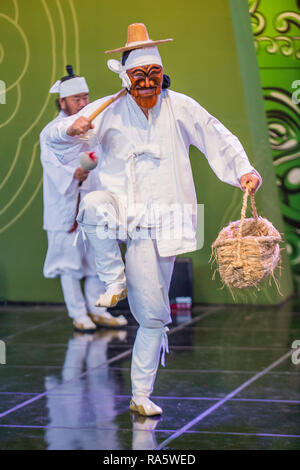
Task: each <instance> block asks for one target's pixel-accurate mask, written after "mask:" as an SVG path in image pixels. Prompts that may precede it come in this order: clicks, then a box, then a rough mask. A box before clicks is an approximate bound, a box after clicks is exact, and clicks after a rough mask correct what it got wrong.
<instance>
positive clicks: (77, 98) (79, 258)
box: [40, 65, 127, 331]
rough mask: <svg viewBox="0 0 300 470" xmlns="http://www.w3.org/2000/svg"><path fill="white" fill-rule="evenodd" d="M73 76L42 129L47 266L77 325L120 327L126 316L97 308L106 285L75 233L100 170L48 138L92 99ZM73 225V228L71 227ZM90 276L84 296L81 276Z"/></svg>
mask: <svg viewBox="0 0 300 470" xmlns="http://www.w3.org/2000/svg"><path fill="white" fill-rule="evenodd" d="M67 71H68V75H67V76H66V77H63V78H62V79H61V80H58V81H57V82H56V83H55V85H53V87H52V88H51V90H50V93H59V100H58V103H59V107H60V112H59V115H58V116H57V117H56V118H55V119H54V121H51V122H50V123H49V124H48V125H47V126H46V127H45V128H44V129H43V130H42V132H41V135H40V144H41V162H42V165H43V170H44V173H43V178H44V181H43V182H44V185H43V190H44V225H43V228H44V229H45V230H47V237H48V251H47V256H46V260H45V265H44V275H45V277H47V278H54V277H57V276H60V281H61V286H62V290H63V294H64V299H65V303H66V307H67V311H68V314H69V316H70V318H72V319H73V324H74V328H75V329H76V330H79V331H94V330H95V329H96V328H97V326H113V327H120V326H124V325H126V324H127V320H126V319H125V318H124V317H123V315H122V316H119V317H117V318H115V317H113V316H112V315H111V314H110V313H109V312H108V311H107V309H106V308H105V307H102V308H96V307H95V300H96V298H97V296H98V295H99V291H100V292H101V291H104V290H105V286H104V284H103V283H102V282H100V280H99V279H98V276H97V272H96V266H95V260H94V257H93V253H92V252H91V250H85V249H84V245H83V243H82V240H78V243H77V245H76V246H73V242H74V238H75V237H76V233H77V230H76V224H75V225H74V221H75V217H76V215H77V214H76V206H77V201H78V198H79V197H80V193H83V194H87V193H88V192H90V191H94V190H96V189H98V188H99V179H98V177H97V174H96V173H94V172H89V171H86V170H84V169H83V168H81V167H80V164H79V157H78V153H76V152H73V153H72V154H70V155H69V157H68V158H65V157H64V155H63V154H61V155H60V159H58V158H56V156H55V155H54V154H53V152H52V151H51V149H50V148H49V146H48V145H47V143H46V139H47V133H48V129H49V127H50V126H51V125H52V124H53V123H56V122H60V121H62V120H63V119H64V118H65V117H67V116H71V115H73V114H76V113H77V112H78V111H80V110H81V109H83V108H84V106H86V105H87V104H88V103H89V89H88V86H87V83H86V81H85V79H84V77H77V76H76V75H74V73H73V69H72V67H71V66H70V65H68V66H67ZM72 226H73V229H72ZM83 277H85V283H84V295H83V293H82V291H81V285H80V279H81V278H83Z"/></svg>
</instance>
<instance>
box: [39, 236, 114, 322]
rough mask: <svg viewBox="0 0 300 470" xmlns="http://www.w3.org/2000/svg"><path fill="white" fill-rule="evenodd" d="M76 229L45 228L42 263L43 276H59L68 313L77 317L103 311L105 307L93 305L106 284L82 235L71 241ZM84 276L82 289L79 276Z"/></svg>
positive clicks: (99, 313) (74, 317) (71, 316)
mask: <svg viewBox="0 0 300 470" xmlns="http://www.w3.org/2000/svg"><path fill="white" fill-rule="evenodd" d="M76 235H77V232H73V233H67V232H63V231H51V230H48V231H47V237H48V250H47V256H46V260H45V264H44V276H45V277H47V278H54V277H58V276H59V277H60V281H61V287H62V291H63V295H64V300H65V304H66V308H67V311H68V315H69V317H70V318H73V319H76V318H79V317H81V316H83V315H87V314H88V313H93V314H98V315H101V313H104V312H106V309H105V308H99V307H95V302H96V300H97V298H98V297H99V295H100V294H102V293H103V292H105V285H104V284H103V282H101V281H100V280H99V278H98V276H97V271H96V266H95V260H94V256H93V253H92V252H91V250H88V249H87V246H85V245H84V243H83V240H82V239H78V240H77V243H76V245H74V241H75V237H76ZM83 277H85V281H84V292H82V290H81V284H80V279H81V278H83Z"/></svg>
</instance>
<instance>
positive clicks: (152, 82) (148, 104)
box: [126, 64, 163, 109]
mask: <svg viewBox="0 0 300 470" xmlns="http://www.w3.org/2000/svg"><path fill="white" fill-rule="evenodd" d="M126 73H127V75H128V76H129V78H130V80H131V88H130V93H131V95H132V97H133V98H134V100H135V101H136V103H137V104H138V105H139V106H140V107H141V108H146V109H150V108H153V106H155V105H156V102H157V97H158V95H159V94H160V92H161V88H162V82H163V68H162V67H161V66H160V65H156V64H150V65H144V66H139V67H134V68H132V69H128V70H127V71H126Z"/></svg>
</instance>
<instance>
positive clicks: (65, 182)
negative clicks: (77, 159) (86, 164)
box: [40, 136, 79, 195]
mask: <svg viewBox="0 0 300 470" xmlns="http://www.w3.org/2000/svg"><path fill="white" fill-rule="evenodd" d="M40 146H41V163H42V166H43V170H44V172H46V174H47V176H48V177H49V178H50V179H51V180H52V182H53V184H54V185H55V186H56V188H57V191H58V192H59V193H60V194H62V195H65V194H66V193H67V192H68V191H70V190H72V188H73V187H74V189H76V188H77V186H78V181H77V182H76V180H74V171H75V168H74V166H71V165H68V164H63V163H61V162H60V161H59V159H58V158H57V157H56V155H55V154H54V152H52V151H51V149H49V147H48V146H47V145H46V142H45V138H44V137H43V136H41V138H40ZM73 160H74V157H73ZM78 166H79V164H78ZM74 182H75V183H77V184H75V183H74Z"/></svg>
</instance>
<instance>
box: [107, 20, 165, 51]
mask: <svg viewBox="0 0 300 470" xmlns="http://www.w3.org/2000/svg"><path fill="white" fill-rule="evenodd" d="M170 41H173V39H160V40H158V41H152V40H151V39H149V36H148V31H147V28H146V26H145V25H144V24H143V23H133V24H130V25H129V26H128V30H127V42H126V44H125V46H124V47H119V48H118V49H112V50H110V51H105V54H111V53H113V52H125V51H132V50H133V49H140V48H142V47H143V48H144V47H153V46H157V45H158V44H163V43H165V42H170Z"/></svg>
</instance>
